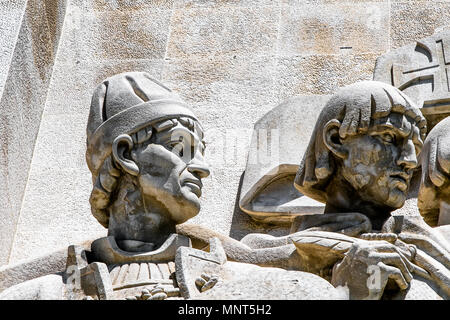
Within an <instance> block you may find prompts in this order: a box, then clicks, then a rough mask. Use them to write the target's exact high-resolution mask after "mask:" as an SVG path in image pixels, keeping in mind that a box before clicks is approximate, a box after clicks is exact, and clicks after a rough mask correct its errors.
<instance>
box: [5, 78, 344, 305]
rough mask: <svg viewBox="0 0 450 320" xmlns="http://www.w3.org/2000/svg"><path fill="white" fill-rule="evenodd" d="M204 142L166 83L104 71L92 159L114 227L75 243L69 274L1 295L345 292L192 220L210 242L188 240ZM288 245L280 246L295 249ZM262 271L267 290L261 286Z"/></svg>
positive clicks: (100, 216) (203, 168) (97, 200)
mask: <svg viewBox="0 0 450 320" xmlns="http://www.w3.org/2000/svg"><path fill="white" fill-rule="evenodd" d="M204 149H205V145H204V142H203V130H202V128H201V126H200V124H199V122H198V120H197V119H196V117H195V116H194V115H193V113H192V111H190V110H189V108H187V107H186V105H185V104H184V102H183V101H181V99H180V98H179V97H178V96H177V95H175V94H174V93H173V92H172V91H171V90H169V89H168V88H167V87H165V86H164V85H162V84H161V83H159V82H157V81H156V80H154V79H152V78H150V77H149V76H148V75H147V74H146V73H142V72H131V73H124V74H119V75H116V76H114V77H111V78H108V79H106V80H105V81H104V82H103V83H101V84H100V85H99V86H98V87H97V89H96V90H95V92H94V95H93V98H92V103H91V110H90V114H89V120H88V125H87V151H86V160H87V163H88V167H89V169H90V171H91V173H92V181H93V189H92V193H91V197H90V203H91V209H92V214H93V215H94V217H95V218H96V219H97V220H98V221H99V222H100V223H101V224H102V225H103V226H104V227H106V228H108V236H107V237H105V238H100V239H97V240H95V241H94V242H92V244H91V249H90V250H85V249H83V248H82V247H79V246H70V247H69V249H68V258H67V267H66V270H65V272H64V273H63V274H59V275H58V274H54V275H49V276H45V277H41V278H37V279H33V280H30V281H27V282H24V283H21V284H18V285H16V286H13V287H11V288H9V289H6V290H5V291H3V292H2V293H1V294H0V299H10V298H13V299H14V298H20V299H33V298H37V299H46V298H51V299H82V298H85V299H86V298H88V299H123V298H128V299H142V300H161V299H180V298H196V299H202V298H206V299H208V298H222V299H224V298H241V299H246V298H247V299H248V298H254V299H255V298H266V299H269V298H277V299H279V298H285V299H299V298H304V299H320V298H322V299H339V298H342V297H343V296H342V295H341V294H340V292H339V291H336V290H335V289H334V288H333V286H331V284H329V283H328V282H326V281H325V280H323V279H321V278H320V277H317V276H315V275H313V274H309V273H306V272H301V271H286V270H283V269H280V268H270V267H269V268H262V267H260V266H257V265H254V264H253V265H250V264H245V263H240V262H231V261H227V256H226V254H225V251H224V248H223V247H222V243H221V242H220V241H219V240H218V239H217V238H215V236H217V237H219V238H221V239H222V241H223V242H224V243H225V245H226V244H227V243H229V242H232V241H233V240H232V239H230V238H229V237H225V236H222V235H220V234H217V233H214V232H212V231H210V230H207V229H202V228H199V227H196V226H194V229H195V233H194V234H200V235H201V237H202V238H204V239H206V242H207V243H210V247H209V250H208V251H209V252H204V251H201V250H197V249H194V248H192V247H191V239H190V238H189V237H187V236H186V235H188V236H189V235H190V232H186V228H185V231H184V232H183V228H181V229H180V228H179V230H178V231H179V232H178V233H177V230H176V225H178V224H181V223H183V222H185V221H186V220H188V219H189V218H191V217H193V216H195V215H196V214H197V213H198V212H199V210H200V202H199V198H200V196H201V190H202V181H201V180H202V178H205V177H207V176H208V175H209V169H208V166H207V164H206V163H205V161H204V158H203V153H204ZM187 230H189V228H187ZM192 240H194V241H195V240H196V239H192ZM234 241H235V240H234ZM236 242H237V241H236ZM240 246H241V247H246V246H245V245H240ZM290 247H292V248H290V249H291V250H289V249H288V250H287V251H286V250H284V251H283V249H281V250H280V249H278V251H277V252H282V253H283V252H285V253H288V254H291V253H292V249H293V251H294V253H295V247H293V245H291V246H290ZM283 258H284V257H283V256H281V257H278V256H275V258H270V259H269V261H268V263H266V264H263V265H264V266H275V267H277V266H280V265H282V264H283V263H282V262H281V264H280V261H284V260H283ZM240 260H245V261H241V262H246V261H247V260H248V259H244V258H242V257H241V259H240ZM272 260H275V261H272ZM222 278H226V279H227V280H226V281H225V282H224V281H222ZM244 280H245V281H244ZM262 281H264V283H265V290H262V291H261V290H254V286H255V285H257V284H258V283H261V282H262ZM245 283H246V284H247V285H244V284H245ZM250 284H251V286H250ZM305 284H306V285H305ZM311 285H314V287H315V289H314V290H313V289H312V288H311V287H310V286H311Z"/></svg>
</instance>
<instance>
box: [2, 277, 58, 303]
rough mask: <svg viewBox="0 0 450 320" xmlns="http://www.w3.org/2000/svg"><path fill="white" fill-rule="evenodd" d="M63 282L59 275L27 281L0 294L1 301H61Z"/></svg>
mask: <svg viewBox="0 0 450 320" xmlns="http://www.w3.org/2000/svg"><path fill="white" fill-rule="evenodd" d="M63 290H64V287H63V282H62V277H61V276H60V275H55V274H51V275H46V276H43V277H40V278H36V279H32V280H28V281H25V282H22V283H20V284H18V285H17V286H14V287H11V288H8V289H6V290H5V291H3V292H1V293H0V299H1V300H61V298H62V297H63Z"/></svg>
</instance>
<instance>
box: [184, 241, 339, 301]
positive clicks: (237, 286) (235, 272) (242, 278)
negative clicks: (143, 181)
mask: <svg viewBox="0 0 450 320" xmlns="http://www.w3.org/2000/svg"><path fill="white" fill-rule="evenodd" d="M176 263H177V265H178V269H177V280H178V284H179V286H180V291H181V293H182V295H183V296H184V297H185V298H189V299H225V300H228V299H236V300H243V299H244V300H245V299H252V300H259V299H263V300H286V299H288V300H290V299H292V300H321V299H326V300H335V299H346V295H345V293H344V292H343V291H340V290H338V289H336V288H334V287H333V286H331V285H330V283H329V282H327V281H325V280H324V279H322V278H320V277H318V276H316V275H313V274H311V273H306V272H300V271H286V270H283V269H279V268H268V267H265V268H261V267H258V266H255V265H253V264H246V263H237V262H230V261H227V259H226V256H225V251H224V250H223V248H222V247H221V244H220V241H219V240H218V239H216V238H213V239H211V244H210V252H204V251H200V250H196V249H192V248H181V249H180V250H179V251H178V252H177V257H176ZM212 279H214V282H211V280H212ZM199 280H200V281H199ZM201 280H203V281H201Z"/></svg>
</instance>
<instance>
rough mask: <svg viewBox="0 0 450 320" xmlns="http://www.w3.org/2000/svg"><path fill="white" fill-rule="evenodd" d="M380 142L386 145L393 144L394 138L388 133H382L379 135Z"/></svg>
mask: <svg viewBox="0 0 450 320" xmlns="http://www.w3.org/2000/svg"><path fill="white" fill-rule="evenodd" d="M380 137H381V140H383V141H384V142H387V143H394V142H395V136H393V135H392V134H390V133H383V134H381V135H380Z"/></svg>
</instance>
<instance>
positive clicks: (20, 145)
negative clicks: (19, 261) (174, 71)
mask: <svg viewBox="0 0 450 320" xmlns="http://www.w3.org/2000/svg"><path fill="white" fill-rule="evenodd" d="M7 3H8V2H6V3H5V2H4V1H3V2H2V6H6V7H5V10H7V12H8V14H6V12H5V13H4V15H5V16H9V17H11V16H10V15H12V16H14V17H15V18H14V19H15V20H14V25H15V26H17V25H20V29H19V30H18V34H17V33H15V32H14V31H13V30H10V32H11V33H12V34H13V37H14V36H17V42H15V43H14V52H13V53H12V57H11V55H9V57H10V58H9V59H8V58H7V56H8V50H9V49H8V48H10V45H7V44H6V45H5V48H6V50H5V55H4V54H2V59H4V60H3V61H2V66H5V67H6V69H2V71H0V74H1V76H2V77H6V76H7V78H6V79H7V80H6V84H5V85H4V86H3V84H2V83H1V82H0V92H1V91H2V90H1V88H3V93H2V95H1V97H0V109H1V110H2V117H1V122H2V125H1V126H0V137H1V138H0V140H1V141H0V143H1V146H2V152H1V153H0V163H1V166H0V177H1V178H0V179H1V181H2V183H1V184H0V194H1V196H0V202H1V203H2V204H1V205H0V216H2V218H1V219H0V233H1V234H2V236H1V238H2V245H1V246H0V264H4V263H6V262H7V261H8V259H9V256H10V251H11V247H12V243H13V241H14V232H15V229H16V226H17V219H18V217H19V212H20V209H21V205H22V199H23V195H24V190H25V187H26V181H27V176H28V171H29V168H30V162H31V158H32V154H33V148H34V142H35V140H36V136H37V133H38V130H39V122H40V118H41V114H42V111H43V108H44V105H45V99H46V95H47V89H48V86H49V83H50V78H51V74H52V68H53V64H54V54H55V52H56V48H57V46H58V42H59V35H60V28H61V25H62V22H63V19H62V18H63V17H62V16H63V13H64V11H65V1H28V2H27V4H26V6H25V7H21V5H20V2H18V3H16V4H15V5H12V4H11V2H9V5H8V4H7ZM8 6H9V8H8ZM47 6H48V8H47ZM9 9H10V11H8V10H9ZM22 9H23V11H22V12H23V15H21V14H19V12H18V11H17V10H22ZM60 13H61V14H60ZM49 20H51V23H49V22H48V21H49ZM4 21H5V22H7V21H8V19H5V20H4ZM16 24H17V25H16ZM11 41H12V40H11ZM3 71H4V72H6V74H5V73H4V72H3Z"/></svg>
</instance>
